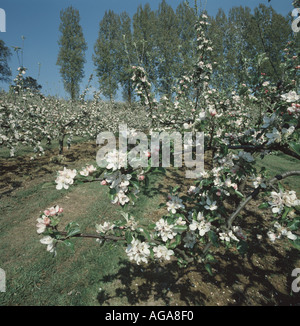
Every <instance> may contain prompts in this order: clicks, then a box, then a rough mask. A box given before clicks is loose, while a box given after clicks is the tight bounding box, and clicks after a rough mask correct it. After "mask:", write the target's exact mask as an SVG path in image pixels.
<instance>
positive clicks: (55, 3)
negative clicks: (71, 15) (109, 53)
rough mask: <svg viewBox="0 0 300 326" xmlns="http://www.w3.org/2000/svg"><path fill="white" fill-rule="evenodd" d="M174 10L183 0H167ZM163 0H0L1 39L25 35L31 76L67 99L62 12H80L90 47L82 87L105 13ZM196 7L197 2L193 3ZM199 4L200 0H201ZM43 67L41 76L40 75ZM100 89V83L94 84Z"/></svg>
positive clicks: (228, 4)
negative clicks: (61, 60)
mask: <svg viewBox="0 0 300 326" xmlns="http://www.w3.org/2000/svg"><path fill="white" fill-rule="evenodd" d="M166 1H167V3H168V4H170V5H171V6H172V7H173V8H174V9H176V7H177V6H178V5H179V4H180V3H181V2H182V0H166ZM160 2H161V0H149V1H147V0H126V1H124V0H109V1H104V0H26V1H25V0H0V8H2V9H4V10H5V12H6V32H5V33H0V39H2V40H3V41H4V42H5V44H6V45H7V46H9V47H11V46H22V39H21V37H22V36H25V38H26V39H25V43H24V61H23V62H24V66H25V67H26V68H28V76H32V77H33V78H36V79H37V78H38V82H39V83H40V84H41V85H42V86H43V90H42V91H43V93H44V94H51V95H58V96H60V97H66V93H65V91H64V89H63V84H62V82H61V78H60V75H59V67H58V66H57V65H56V59H57V54H58V51H59V47H58V44H57V41H58V39H59V31H58V28H59V24H60V18H59V15H60V11H61V10H62V9H65V8H67V7H68V6H70V5H72V6H73V7H74V8H76V9H78V10H79V13H80V17H81V26H82V28H83V33H84V37H85V39H86V42H87V44H88V50H87V52H86V60H87V62H86V64H85V78H84V80H83V82H82V85H81V86H82V88H84V87H85V85H86V84H87V80H88V78H89V76H90V75H91V74H92V73H93V70H94V66H93V61H92V54H93V48H94V44H95V41H96V39H97V36H98V29H99V22H100V20H101V19H102V17H103V15H104V13H105V11H106V10H109V9H111V10H113V11H114V12H116V13H121V12H123V11H127V13H128V14H129V15H130V16H131V17H132V16H133V15H134V13H135V12H136V9H137V7H138V6H139V5H140V4H142V5H144V4H146V3H149V4H150V6H151V9H152V10H156V9H157V8H158V5H159V3H160ZM206 2H207V4H206V10H207V11H208V13H209V15H215V14H216V13H217V11H218V9H219V8H223V10H224V11H225V12H228V10H229V9H230V8H232V7H234V6H248V7H250V8H251V9H253V8H255V7H256V6H258V5H259V4H260V3H263V4H266V5H270V4H271V5H272V7H273V8H274V9H275V10H276V11H277V12H278V13H280V14H282V15H284V16H285V15H287V14H289V12H290V11H291V10H292V9H293V8H292V4H291V3H292V0H272V1H271V3H268V0H222V1H220V0H207V1H205V0H202V1H201V3H202V4H203V5H204V4H205V3H206ZM190 3H191V5H193V3H194V0H191V1H190ZM198 3H199V0H198ZM9 64H10V67H11V69H12V73H13V77H14V76H15V75H16V70H17V68H18V66H19V64H18V60H17V56H16V54H15V53H13V56H12V58H11V60H10V62H9ZM39 64H40V74H39ZM92 85H93V87H95V88H97V87H98V85H97V81H96V80H95V79H94V80H93V82H92ZM0 88H4V89H7V85H5V84H3V83H1V82H0Z"/></svg>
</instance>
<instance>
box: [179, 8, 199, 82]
mask: <svg viewBox="0 0 300 326" xmlns="http://www.w3.org/2000/svg"><path fill="white" fill-rule="evenodd" d="M176 17H177V24H178V25H177V26H178V37H179V51H178V54H179V60H180V64H179V65H178V66H177V71H176V74H177V77H178V78H179V77H182V76H183V75H185V74H187V73H188V72H189V71H191V70H192V68H193V62H194V56H195V51H194V49H195V23H196V20H197V15H196V12H195V10H194V9H193V8H191V7H190V6H188V5H187V4H186V3H181V4H179V5H178V7H177V9H176Z"/></svg>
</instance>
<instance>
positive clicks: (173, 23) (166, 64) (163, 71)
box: [156, 0, 180, 96]
mask: <svg viewBox="0 0 300 326" xmlns="http://www.w3.org/2000/svg"><path fill="white" fill-rule="evenodd" d="M156 20H157V23H156V42H157V49H158V60H159V62H158V66H157V75H158V83H159V90H160V93H162V94H166V95H168V96H171V95H172V88H173V86H174V85H175V82H176V80H175V76H176V70H177V67H178V65H179V62H180V59H179V46H180V42H179V30H178V19H177V17H176V14H175V12H174V10H173V9H172V7H171V6H170V5H168V4H167V3H166V1H165V0H162V2H161V3H160V5H159V8H158V11H157V18H156Z"/></svg>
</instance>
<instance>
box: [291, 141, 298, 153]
mask: <svg viewBox="0 0 300 326" xmlns="http://www.w3.org/2000/svg"><path fill="white" fill-rule="evenodd" d="M289 145H290V148H291V149H292V150H293V151H294V152H295V153H297V154H298V155H300V144H299V143H296V142H291V143H290V144H289Z"/></svg>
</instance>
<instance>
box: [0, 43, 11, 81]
mask: <svg viewBox="0 0 300 326" xmlns="http://www.w3.org/2000/svg"><path fill="white" fill-rule="evenodd" d="M10 57H11V51H10V49H9V48H8V47H7V46H6V45H5V43H4V41H2V40H0V81H3V82H8V81H9V77H10V76H11V71H10V69H9V66H8V59H9V58H10Z"/></svg>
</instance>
